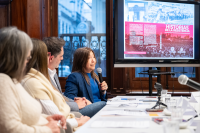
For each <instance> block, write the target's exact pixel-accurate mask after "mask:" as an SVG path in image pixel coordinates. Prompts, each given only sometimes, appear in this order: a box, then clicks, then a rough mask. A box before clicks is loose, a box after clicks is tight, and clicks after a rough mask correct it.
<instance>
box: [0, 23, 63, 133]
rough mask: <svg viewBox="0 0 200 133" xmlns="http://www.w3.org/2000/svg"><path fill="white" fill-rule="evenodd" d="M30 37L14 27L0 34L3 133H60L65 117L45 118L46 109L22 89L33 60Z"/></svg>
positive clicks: (1, 127)
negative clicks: (25, 70) (60, 126)
mask: <svg viewBox="0 0 200 133" xmlns="http://www.w3.org/2000/svg"><path fill="white" fill-rule="evenodd" d="M31 49H32V42H31V39H30V38H29V36H28V35H27V34H26V33H24V32H22V31H20V30H18V29H17V28H14V27H9V28H3V29H1V30H0V90H1V91H0V106H1V107H0V116H1V117H0V132H1V133H36V132H37V133H59V132H60V128H59V127H58V120H61V122H62V126H63V127H64V128H66V118H65V117H64V116H62V115H53V116H46V115H42V114H41V112H42V107H41V105H40V103H39V102H38V101H36V100H35V99H33V98H32V97H31V96H30V95H29V94H28V93H27V92H26V91H25V89H24V88H23V87H22V86H21V84H20V82H21V79H22V78H23V76H24V69H25V67H26V63H27V62H28V60H29V59H30V58H31V56H30V52H31Z"/></svg>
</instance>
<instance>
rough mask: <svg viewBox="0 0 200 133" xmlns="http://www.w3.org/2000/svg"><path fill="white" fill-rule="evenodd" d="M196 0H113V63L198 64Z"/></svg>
mask: <svg viewBox="0 0 200 133" xmlns="http://www.w3.org/2000/svg"><path fill="white" fill-rule="evenodd" d="M199 18H200V15H199V3H197V2H191V1H190V2H189V1H153V0H114V67H200V46H199V45H200V44H199V42H200V41H199V38H200V34H199V32H200V30H199V27H200V26H199V25H200V24H199V22H200V21H199Z"/></svg>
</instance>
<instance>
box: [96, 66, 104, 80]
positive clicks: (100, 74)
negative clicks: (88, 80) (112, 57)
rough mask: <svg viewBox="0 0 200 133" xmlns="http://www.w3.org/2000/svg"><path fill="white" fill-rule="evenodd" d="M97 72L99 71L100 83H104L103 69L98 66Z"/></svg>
mask: <svg viewBox="0 0 200 133" xmlns="http://www.w3.org/2000/svg"><path fill="white" fill-rule="evenodd" d="M97 73H98V76H99V81H100V83H102V82H103V78H102V69H101V68H100V67H98V68H97Z"/></svg>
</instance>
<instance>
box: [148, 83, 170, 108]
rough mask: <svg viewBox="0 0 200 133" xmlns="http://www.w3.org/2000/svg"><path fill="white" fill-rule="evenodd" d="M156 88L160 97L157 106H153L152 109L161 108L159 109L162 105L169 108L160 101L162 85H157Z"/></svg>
mask: <svg viewBox="0 0 200 133" xmlns="http://www.w3.org/2000/svg"><path fill="white" fill-rule="evenodd" d="M154 88H155V89H156V90H157V95H158V101H157V102H156V105H155V106H153V107H152V108H151V109H155V108H156V107H157V106H159V108H160V105H163V106H165V107H167V105H166V104H164V103H162V102H161V101H160V99H161V97H160V96H161V91H162V89H163V88H162V85H161V84H160V83H157V82H156V83H155V85H154Z"/></svg>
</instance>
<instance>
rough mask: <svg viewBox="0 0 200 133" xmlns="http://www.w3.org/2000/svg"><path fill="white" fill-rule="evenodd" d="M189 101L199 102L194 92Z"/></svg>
mask: <svg viewBox="0 0 200 133" xmlns="http://www.w3.org/2000/svg"><path fill="white" fill-rule="evenodd" d="M189 102H192V103H198V102H197V100H196V98H195V97H194V95H193V94H192V95H191V98H190V100H189Z"/></svg>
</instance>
